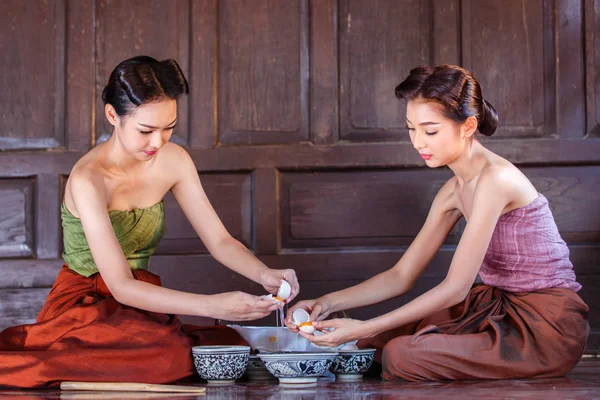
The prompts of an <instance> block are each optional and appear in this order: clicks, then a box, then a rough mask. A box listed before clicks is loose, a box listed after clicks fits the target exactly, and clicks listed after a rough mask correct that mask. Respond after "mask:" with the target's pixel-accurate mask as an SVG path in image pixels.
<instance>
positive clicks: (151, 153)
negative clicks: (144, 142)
mask: <svg viewBox="0 0 600 400" xmlns="http://www.w3.org/2000/svg"><path fill="white" fill-rule="evenodd" d="M157 151H158V150H154V151H146V150H144V153H146V154H147V155H149V156H151V155H154V154H156V152H157Z"/></svg>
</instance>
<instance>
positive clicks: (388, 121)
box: [339, 0, 432, 141]
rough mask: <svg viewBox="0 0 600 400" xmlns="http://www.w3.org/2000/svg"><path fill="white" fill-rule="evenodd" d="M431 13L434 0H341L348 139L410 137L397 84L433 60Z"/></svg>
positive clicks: (344, 112) (342, 84)
mask: <svg viewBox="0 0 600 400" xmlns="http://www.w3.org/2000/svg"><path fill="white" fill-rule="evenodd" d="M431 15H432V11H431V2H430V1H421V0H402V1H386V0H374V1H368V2H366V1H361V0H343V1H341V2H340V26H339V29H340V107H341V110H340V112H341V121H340V123H341V136H342V139H344V140H357V141H358V140H360V141H365V140H371V141H376V140H386V139H388V140H402V139H404V140H408V134H407V133H406V130H405V129H404V128H403V127H404V126H405V121H404V119H405V111H404V106H403V105H402V104H401V102H399V101H397V100H396V98H395V96H394V88H395V87H396V85H398V83H400V81H401V80H402V79H403V77H404V76H406V74H408V71H409V70H410V69H411V68H414V67H415V66H417V65H421V64H429V63H430V62H431V53H432V43H431V40H432V38H431V29H432V26H431ZM390 28H393V29H390Z"/></svg>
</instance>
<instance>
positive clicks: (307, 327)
mask: <svg viewBox="0 0 600 400" xmlns="http://www.w3.org/2000/svg"><path fill="white" fill-rule="evenodd" d="M299 329H300V330H301V331H302V332H304V333H308V334H309V335H311V334H313V333H315V327H314V326H312V325H304V326H301V327H300V328H299Z"/></svg>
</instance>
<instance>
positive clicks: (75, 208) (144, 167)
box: [0, 56, 299, 387]
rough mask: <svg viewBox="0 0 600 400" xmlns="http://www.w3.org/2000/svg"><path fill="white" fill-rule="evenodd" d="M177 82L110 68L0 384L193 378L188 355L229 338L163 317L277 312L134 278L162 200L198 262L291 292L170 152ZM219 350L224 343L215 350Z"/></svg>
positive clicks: (157, 66) (160, 229)
mask: <svg viewBox="0 0 600 400" xmlns="http://www.w3.org/2000/svg"><path fill="white" fill-rule="evenodd" d="M186 93H188V84H187V81H186V79H185V77H184V75H183V73H182V71H181V69H180V68H179V66H178V65H177V63H176V62H175V61H173V60H166V61H161V62H158V61H157V60H155V59H153V58H150V57H146V56H140V57H135V58H132V59H128V60H125V61H123V62H121V63H120V64H119V65H118V66H117V67H116V68H115V70H114V71H113V72H112V74H111V75H110V79H109V82H108V85H107V86H106V88H105V89H104V91H103V93H102V99H103V101H104V103H105V114H106V118H107V119H108V121H109V122H110V123H111V124H112V125H113V126H114V131H113V135H112V137H111V138H110V139H109V140H107V141H106V142H104V143H102V144H100V145H98V146H96V147H95V148H94V149H92V150H91V151H90V152H89V153H87V154H86V155H85V156H83V157H82V158H81V159H80V160H79V161H78V162H77V164H75V166H74V167H73V170H72V172H71V174H70V176H69V179H68V181H67V184H66V190H65V196H64V203H63V205H62V219H63V228H64V239H65V252H64V259H65V263H66V264H65V267H64V268H63V270H62V271H61V273H60V274H59V277H58V279H57V281H56V283H55V285H54V287H53V289H52V291H51V293H50V295H49V298H48V300H47V302H46V305H45V306H44V308H43V309H42V311H41V313H40V315H39V316H38V321H37V323H36V324H32V325H24V326H20V327H13V328H8V329H6V330H5V331H3V332H2V333H0V386H14V385H18V386H19V387H43V386H53V385H56V384H58V383H59V382H60V381H63V380H94V381H142V382H151V383H165V382H170V381H174V380H177V379H180V378H184V377H186V376H188V375H190V374H192V373H193V368H192V363H191V355H190V348H191V346H192V345H195V344H207V343H209V344H218V343H220V341H222V342H229V344H232V342H233V343H236V342H240V341H241V339H240V338H239V337H238V336H236V335H235V334H234V332H233V331H232V330H228V329H224V328H221V329H216V330H215V328H214V327H211V328H195V329H192V328H190V327H184V326H182V325H181V324H180V323H179V321H178V319H177V318H175V317H174V316H172V315H170V314H183V315H195V316H204V317H210V318H214V319H224V320H229V321H241V320H254V319H259V318H262V317H265V316H266V315H268V314H269V313H271V312H272V311H274V310H276V309H277V308H279V307H281V306H280V305H279V304H281V303H279V302H277V301H274V300H272V299H270V300H269V299H265V298H264V297H259V296H253V295H250V294H247V293H242V292H231V293H221V294H215V295H203V294H197V293H186V292H181V291H177V290H172V289H167V288H164V287H161V286H160V280H159V279H158V277H156V276H155V275H153V274H151V273H150V272H148V271H147V270H146V268H147V264H148V260H149V257H150V255H151V254H152V253H153V251H154V249H155V248H156V245H157V244H158V241H159V240H160V238H161V237H162V234H163V233H164V218H163V204H162V199H163V197H164V196H165V194H166V193H167V192H168V191H172V192H173V194H174V195H175V198H176V199H177V202H178V203H179V205H180V206H181V208H182V209H183V211H184V213H185V215H186V216H187V218H188V220H189V221H190V223H191V225H192V226H193V228H194V230H195V231H196V232H197V234H198V236H199V237H200V238H201V240H202V241H203V243H204V244H205V245H206V247H207V249H208V250H209V251H210V254H211V255H212V256H213V257H214V258H215V259H216V260H217V261H219V262H220V263H222V264H223V265H225V266H226V267H228V268H230V269H231V270H233V271H235V272H237V273H239V274H241V275H243V276H245V277H247V278H248V279H250V280H252V281H254V282H257V283H259V284H261V285H262V286H263V287H264V288H265V289H266V290H267V291H268V292H271V293H276V292H277V289H278V288H279V286H280V284H281V281H282V280H285V281H287V282H289V284H290V285H291V296H290V299H289V300H291V299H292V298H294V297H295V296H296V295H297V294H298V292H299V285H298V281H297V278H296V274H295V272H294V271H293V270H290V269H288V270H273V269H270V268H267V267H266V266H265V265H264V264H263V263H262V262H260V261H259V260H258V259H257V258H256V257H254V255H253V254H252V253H251V252H250V251H249V250H248V249H247V248H246V247H245V246H243V245H242V244H241V243H240V242H238V241H237V240H235V239H234V238H233V237H231V235H230V234H229V233H228V232H227V230H226V229H225V227H224V226H223V224H222V223H221V221H220V220H219V218H218V216H217V214H216V213H215V211H214V209H213V207H212V206H211V204H210V202H209V200H208V198H207V197H206V194H205V192H204V190H203V188H202V185H201V183H200V180H199V178H198V173H197V170H196V168H195V166H194V163H193V161H192V159H191V158H190V156H189V155H188V153H187V152H186V151H185V150H184V149H183V148H182V147H180V146H178V145H176V144H174V143H170V142H169V138H170V137H171V134H172V132H173V128H174V127H175V125H176V123H177V99H178V98H179V97H180V96H181V95H183V94H186ZM221 344H227V343H221Z"/></svg>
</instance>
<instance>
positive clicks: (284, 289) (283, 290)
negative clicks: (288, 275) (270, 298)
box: [277, 281, 292, 300]
mask: <svg viewBox="0 0 600 400" xmlns="http://www.w3.org/2000/svg"><path fill="white" fill-rule="evenodd" d="M291 294H292V287H291V286H290V284H289V283H287V281H281V286H279V290H278V291H277V297H279V298H280V299H283V300H287V299H288V298H289V297H290V295H291Z"/></svg>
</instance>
